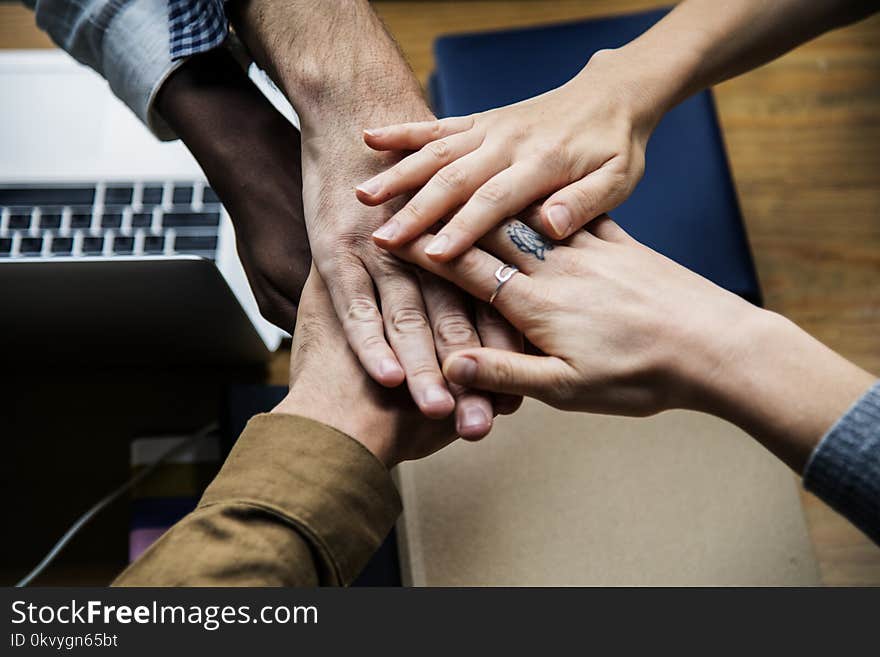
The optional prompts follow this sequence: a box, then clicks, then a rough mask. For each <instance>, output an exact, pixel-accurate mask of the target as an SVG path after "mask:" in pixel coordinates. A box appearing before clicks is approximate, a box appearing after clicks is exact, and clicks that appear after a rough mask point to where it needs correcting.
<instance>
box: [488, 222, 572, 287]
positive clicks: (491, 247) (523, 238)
mask: <svg viewBox="0 0 880 657" xmlns="http://www.w3.org/2000/svg"><path fill="white" fill-rule="evenodd" d="M478 244H479V246H480V248H481V249H483V250H484V251H488V252H489V253H491V254H492V255H494V256H496V257H497V258H499V259H500V260H502V261H503V262H506V263H507V264H510V265H514V266H516V267H517V268H518V269H519V270H520V271H521V272H524V273H526V274H532V273H534V272H536V271H538V270H539V269H541V268H546V266H547V264H548V263H547V260H548V259H550V257H551V256H550V254H551V252H552V251H553V250H554V249H556V248H560V245H559V244H557V243H556V242H554V241H553V240H551V239H550V238H549V237H544V236H543V235H541V233H539V232H538V231H536V230H535V229H533V228H531V227H529V226H527V225H526V224H524V223H523V222H522V221H520V220H519V219H508V220H506V221H504V223H502V224H501V225H500V226H498V227H497V228H495V229H493V230H490V231H489V232H488V233H487V234H486V235H485V236H484V237H483V238H481V239H480V241H479V242H478ZM561 248H564V247H561Z"/></svg>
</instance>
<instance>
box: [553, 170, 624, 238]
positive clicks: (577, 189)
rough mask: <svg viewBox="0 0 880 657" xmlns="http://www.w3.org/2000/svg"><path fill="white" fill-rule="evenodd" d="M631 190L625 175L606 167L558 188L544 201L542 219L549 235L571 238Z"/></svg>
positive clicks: (620, 200) (621, 199) (613, 206)
mask: <svg viewBox="0 0 880 657" xmlns="http://www.w3.org/2000/svg"><path fill="white" fill-rule="evenodd" d="M631 191H632V185H631V184H630V183H629V180H628V178H627V177H626V176H625V174H623V173H621V172H620V171H618V170H616V169H615V168H614V167H611V166H608V165H606V166H603V167H602V168H600V169H597V170H596V171H593V172H592V173H591V174H589V175H588V176H586V177H585V178H581V179H580V180H578V181H577V182H574V183H572V184H571V185H568V186H567V187H565V188H563V189H561V190H559V191H558V192H556V193H555V194H553V195H552V196H551V197H550V198H548V199H547V200H546V201H545V202H544V207H543V208H542V211H541V219H542V221H543V223H544V228H545V230H546V232H547V235H549V236H551V237H553V238H554V239H563V238H565V237H568V236H569V235H571V234H572V233H573V232H575V231H576V230H578V229H580V228H582V227H583V226H584V224H586V223H587V222H589V221H592V220H593V219H595V218H596V217H598V216H599V215H600V214H602V213H603V212H608V211H610V210H613V209H614V208H616V207H617V206H618V205H620V204H621V203H623V201H625V200H626V197H627V196H628V195H629V193H630V192H631Z"/></svg>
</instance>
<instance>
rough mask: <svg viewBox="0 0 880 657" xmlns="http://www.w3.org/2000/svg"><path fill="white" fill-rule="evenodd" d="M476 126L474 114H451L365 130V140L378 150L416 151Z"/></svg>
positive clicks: (368, 144)
mask: <svg viewBox="0 0 880 657" xmlns="http://www.w3.org/2000/svg"><path fill="white" fill-rule="evenodd" d="M473 127H474V117H472V116H450V117H449V118H446V119H439V120H434V121H419V122H417V123H399V124H397V125H390V126H385V127H382V128H369V129H367V130H364V142H366V144H367V146H369V147H370V148H372V149H374V150H377V151H415V150H418V149H420V148H421V147H422V146H424V145H425V144H427V143H429V142H432V141H434V140H436V139H442V138H443V137H448V136H449V135H454V134H457V133H459V132H464V131H465V130H470V129H471V128H473Z"/></svg>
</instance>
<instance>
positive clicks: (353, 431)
mask: <svg viewBox="0 0 880 657" xmlns="http://www.w3.org/2000/svg"><path fill="white" fill-rule="evenodd" d="M325 399H326V398H325V397H323V396H322V395H314V394H310V391H309V390H304V389H302V388H301V387H300V386H297V385H293V386H291V389H290V392H288V393H287V395H286V396H285V398H284V399H283V400H281V402H280V403H279V404H278V405H277V406H276V407H275V408H273V409H272V411H271V412H272V413H284V414H287V415H299V416H301V417H306V418H309V419H310V420H315V421H316V422H320V423H321V424H325V425H327V426H329V427H332V428H333V429H336V430H337V431H339V432H341V433H344V434H345V435H347V436H348V437H350V438H351V439H352V440H355V441H356V442H359V443H360V444H361V445H363V446H364V447H365V448H366V449H367V450H368V451H369V452H370V453H371V454H373V456H375V457H376V458H377V459H378V460H379V462H380V463H382V464H383V465H384V466H385V467H386V468H388V469H389V470H390V469H391V468H393V467H394V466H395V465H397V463H398V460H399V459H397V457H396V453H395V449H394V436H393V435H391V428H392V427H393V422H390V421H389V420H388V418H385V417H383V414H382V413H381V412H376V411H374V410H373V409H370V408H369V404H361V405H359V407H358V408H357V409H356V410H351V411H348V410H346V411H345V412H341V410H340V408H339V406H338V405H336V406H334V405H333V404H328V403H326V401H325Z"/></svg>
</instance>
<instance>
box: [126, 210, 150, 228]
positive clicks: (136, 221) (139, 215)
mask: <svg viewBox="0 0 880 657" xmlns="http://www.w3.org/2000/svg"><path fill="white" fill-rule="evenodd" d="M152 223H153V215H152V213H150V212H135V213H134V214H133V215H131V225H132V227H133V228H149V227H150V226H151V225H152Z"/></svg>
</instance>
